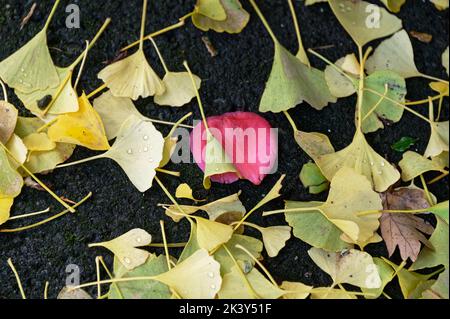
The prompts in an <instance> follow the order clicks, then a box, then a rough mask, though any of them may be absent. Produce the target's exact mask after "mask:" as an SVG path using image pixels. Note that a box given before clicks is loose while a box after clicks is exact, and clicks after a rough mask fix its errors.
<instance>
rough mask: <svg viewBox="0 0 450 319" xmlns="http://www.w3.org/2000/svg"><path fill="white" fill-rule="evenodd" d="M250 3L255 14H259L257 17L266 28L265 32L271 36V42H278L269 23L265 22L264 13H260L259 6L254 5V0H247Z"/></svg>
mask: <svg viewBox="0 0 450 319" xmlns="http://www.w3.org/2000/svg"><path fill="white" fill-rule="evenodd" d="M249 1H250V4H251V5H252V6H253V9H255V11H256V14H257V15H258V16H259V18H260V19H261V22H262V23H263V24H264V27H265V28H266V30H267V32H268V33H269V35H270V37H271V38H272V41H273V43H274V44H275V45H276V44H278V39H277V37H276V36H275V33H273V31H272V28H271V27H270V25H269V23H268V22H267V20H266V18H265V17H264V15H263V14H262V12H261V10H260V9H259V7H258V6H257V5H256V3H255V1H254V0H249Z"/></svg>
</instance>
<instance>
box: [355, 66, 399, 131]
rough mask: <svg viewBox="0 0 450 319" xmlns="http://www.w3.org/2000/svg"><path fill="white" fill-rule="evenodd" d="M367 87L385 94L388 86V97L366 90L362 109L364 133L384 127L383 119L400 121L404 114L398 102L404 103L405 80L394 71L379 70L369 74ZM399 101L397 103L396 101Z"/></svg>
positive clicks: (366, 81)
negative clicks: (384, 97)
mask: <svg viewBox="0 0 450 319" xmlns="http://www.w3.org/2000/svg"><path fill="white" fill-rule="evenodd" d="M364 85H365V88H366V89H370V90H373V91H376V92H378V93H379V94H381V95H384V93H385V90H386V87H387V91H386V94H385V95H386V97H387V98H389V99H382V100H381V98H380V96H379V95H377V94H374V93H372V92H370V91H365V92H364V98H363V103H362V109H361V116H362V118H363V122H362V130H363V132H364V133H370V132H375V131H376V130H378V129H380V128H384V124H383V122H382V119H384V120H388V121H391V122H394V123H395V122H398V121H400V120H401V118H402V115H403V107H401V106H399V105H398V104H397V103H404V102H405V97H406V93H407V90H406V82H405V80H404V79H403V78H402V77H401V76H399V75H397V74H396V73H394V72H392V71H377V72H374V73H372V74H371V75H369V76H368V77H367V78H366V79H365V82H364ZM380 100H381V101H380ZM394 101H395V102H397V103H394Z"/></svg>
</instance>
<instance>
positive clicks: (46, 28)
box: [44, 0, 61, 32]
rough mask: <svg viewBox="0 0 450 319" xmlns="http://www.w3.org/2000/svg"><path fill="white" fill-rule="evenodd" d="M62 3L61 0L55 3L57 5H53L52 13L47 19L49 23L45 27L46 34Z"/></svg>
mask: <svg viewBox="0 0 450 319" xmlns="http://www.w3.org/2000/svg"><path fill="white" fill-rule="evenodd" d="M60 2H61V0H56V1H55V4H54V5H53V8H52V11H50V14H49V16H48V18H47V21H46V22H45V25H44V30H45V32H47V30H48V27H49V25H50V22H51V21H52V19H53V16H54V15H55V12H56V9H57V8H58V5H59V3H60Z"/></svg>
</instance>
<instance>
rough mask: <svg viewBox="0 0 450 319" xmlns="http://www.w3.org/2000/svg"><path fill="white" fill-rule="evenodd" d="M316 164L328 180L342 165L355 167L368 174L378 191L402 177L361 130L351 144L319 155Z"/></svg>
mask: <svg viewBox="0 0 450 319" xmlns="http://www.w3.org/2000/svg"><path fill="white" fill-rule="evenodd" d="M405 154H406V153H405ZM316 164H317V166H319V168H320V170H321V171H322V173H323V175H324V176H325V177H326V178H327V179H328V180H332V179H333V177H334V176H335V174H336V173H337V172H338V171H339V170H340V169H341V168H342V167H350V168H353V169H354V170H356V172H357V173H359V174H362V175H364V176H366V177H367V178H368V179H369V181H370V182H371V183H372V185H373V186H374V188H375V190H376V191H377V192H384V191H385V190H387V189H388V188H389V187H390V186H391V185H393V184H395V183H396V182H397V181H398V180H399V179H400V173H399V172H398V171H397V170H396V169H395V168H394V167H393V166H392V165H391V164H390V163H389V162H387V161H386V160H385V159H384V158H383V157H381V156H380V155H378V154H377V153H376V152H375V151H374V150H373V149H372V147H370V145H369V144H368V143H367V140H366V138H365V136H364V134H363V133H362V132H361V131H357V132H356V134H355V137H354V139H353V142H352V143H351V144H350V145H349V146H347V147H346V148H344V149H343V150H341V151H338V152H336V153H331V154H325V155H322V156H319V157H318V158H317V160H316Z"/></svg>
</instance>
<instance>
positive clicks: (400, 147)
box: [391, 136, 418, 153]
mask: <svg viewBox="0 0 450 319" xmlns="http://www.w3.org/2000/svg"><path fill="white" fill-rule="evenodd" d="M417 141H418V139H417V138H412V137H409V136H402V137H401V138H400V139H399V140H398V141H397V142H395V143H394V144H392V145H391V148H392V149H393V150H394V151H396V152H399V153H404V152H406V151H407V150H409V149H410V148H411V146H413V145H414V144H416V142H417Z"/></svg>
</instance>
